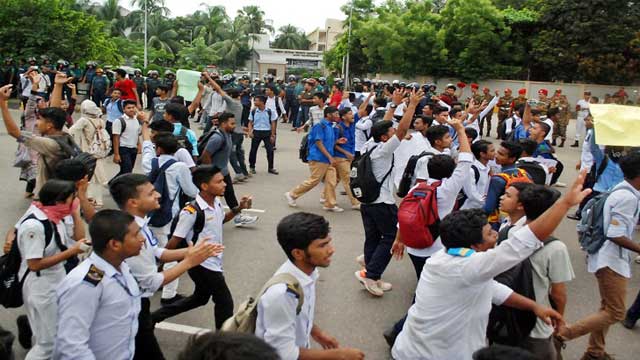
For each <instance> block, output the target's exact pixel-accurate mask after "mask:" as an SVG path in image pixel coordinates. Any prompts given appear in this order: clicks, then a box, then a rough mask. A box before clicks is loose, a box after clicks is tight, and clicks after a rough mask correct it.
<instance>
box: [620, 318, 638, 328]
mask: <svg viewBox="0 0 640 360" xmlns="http://www.w3.org/2000/svg"><path fill="white" fill-rule="evenodd" d="M622 326H624V327H626V328H627V329H629V330H631V329H633V328H634V327H635V326H636V322H635V321H633V320H631V319H629V318H628V317H626V318H624V320H622Z"/></svg>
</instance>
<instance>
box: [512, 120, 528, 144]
mask: <svg viewBox="0 0 640 360" xmlns="http://www.w3.org/2000/svg"><path fill="white" fill-rule="evenodd" d="M513 132H514V134H513V139H514V140H516V141H517V140H520V139H527V138H529V130H525V129H524V125H523V124H522V123H520V125H518V126H516V128H515V129H513Z"/></svg>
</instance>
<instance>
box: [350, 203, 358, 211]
mask: <svg viewBox="0 0 640 360" xmlns="http://www.w3.org/2000/svg"><path fill="white" fill-rule="evenodd" d="M351 209H352V210H358V211H360V204H355V205H351Z"/></svg>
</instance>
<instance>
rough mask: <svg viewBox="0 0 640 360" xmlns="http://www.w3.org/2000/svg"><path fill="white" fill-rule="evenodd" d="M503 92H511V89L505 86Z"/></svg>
mask: <svg viewBox="0 0 640 360" xmlns="http://www.w3.org/2000/svg"><path fill="white" fill-rule="evenodd" d="M523 90H524V89H523ZM504 92H512V91H511V89H509V88H506V89H504ZM525 92H526V91H525Z"/></svg>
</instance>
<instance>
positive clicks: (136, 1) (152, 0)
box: [130, 0, 171, 16]
mask: <svg viewBox="0 0 640 360" xmlns="http://www.w3.org/2000/svg"><path fill="white" fill-rule="evenodd" d="M130 4H131V6H136V5H137V6H138V8H139V9H140V10H142V11H144V9H145V5H146V8H147V12H148V13H149V14H161V15H163V16H167V15H169V14H170V13H171V12H170V11H169V8H168V7H166V6H165V3H164V0H131V1H130Z"/></svg>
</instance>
